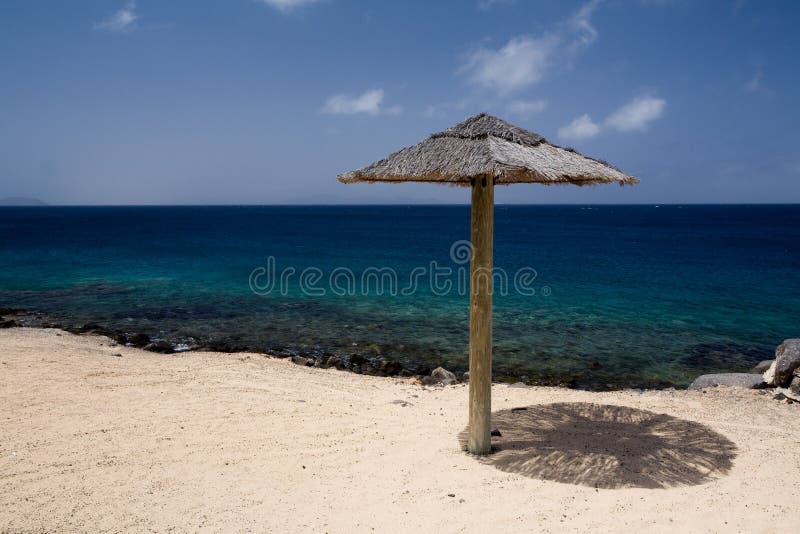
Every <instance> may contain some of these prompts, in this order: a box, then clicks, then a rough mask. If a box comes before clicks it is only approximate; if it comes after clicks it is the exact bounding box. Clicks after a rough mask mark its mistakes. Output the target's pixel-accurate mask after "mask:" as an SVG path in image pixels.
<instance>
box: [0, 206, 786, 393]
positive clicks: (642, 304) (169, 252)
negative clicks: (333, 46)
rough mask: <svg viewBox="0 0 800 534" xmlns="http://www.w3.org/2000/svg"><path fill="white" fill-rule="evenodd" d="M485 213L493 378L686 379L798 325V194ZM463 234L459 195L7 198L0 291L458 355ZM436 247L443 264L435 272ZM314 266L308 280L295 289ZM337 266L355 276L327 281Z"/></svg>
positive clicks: (212, 329)
mask: <svg viewBox="0 0 800 534" xmlns="http://www.w3.org/2000/svg"><path fill="white" fill-rule="evenodd" d="M495 217H496V221H495V225H496V226H495V265H496V266H497V267H499V268H502V269H504V270H505V271H506V272H507V273H508V276H509V286H510V287H509V291H508V294H505V295H501V294H496V295H495V314H494V342H495V353H494V355H495V366H494V371H495V375H496V376H498V377H502V376H513V377H523V378H524V379H525V380H528V381H530V382H536V383H549V384H556V383H558V384H567V385H572V386H576V387H592V388H598V387H599V388H604V387H622V386H666V385H671V384H675V385H679V386H680V385H686V384H687V383H688V382H689V381H691V379H692V378H694V377H695V376H696V375H698V374H700V373H702V372H710V371H720V370H745V369H747V368H749V367H751V366H752V365H753V364H754V363H755V362H757V361H759V360H760V359H764V358H768V357H770V355H771V353H772V351H773V350H774V347H775V346H776V345H777V344H779V343H780V341H782V340H783V339H784V338H787V337H796V336H798V335H800V328H799V327H798V325H800V321H798V319H800V313H799V312H798V310H799V309H800V306H799V305H800V299H799V297H800V206H661V207H656V206H498V207H497V209H496V215H495ZM468 234H469V208H468V207H467V206H413V207H410V206H369V207H346V206H345V207H322V206H300V207H114V208H0V306H7V307H22V308H27V309H35V310H39V311H42V312H45V313H47V314H48V315H50V316H51V317H54V318H55V319H56V320H57V321H59V322H62V323H64V324H68V325H73V326H77V325H80V324H83V323H86V322H97V323H100V324H102V325H103V326H106V327H109V328H113V329H119V330H122V331H126V332H145V333H148V334H149V335H151V336H153V337H156V338H163V339H166V340H168V341H170V342H172V343H184V342H187V343H189V344H192V343H196V342H200V341H206V340H224V341H226V342H229V343H233V344H237V345H242V346H246V347H253V348H260V349H277V348H283V349H292V350H304V351H311V352H313V351H324V350H329V351H332V352H335V353H338V354H341V355H343V356H348V355H350V354H353V353H357V354H360V355H364V356H367V357H376V356H381V357H391V358H398V359H400V360H402V361H404V362H405V363H406V364H407V365H410V366H412V367H413V366H415V365H423V366H435V365H444V366H446V367H448V368H452V369H454V370H464V369H465V368H466V365H467V327H468V307H467V303H468V297H467V295H466V291H464V290H463V289H464V288H463V287H459V280H460V279H459V276H460V274H459V273H461V272H465V271H464V267H465V265H464V264H461V263H458V262H459V261H460V257H458V256H457V257H456V258H455V259H454V258H453V257H451V247H452V246H453V244H454V243H456V242H457V241H459V240H463V239H465V238H467V237H468ZM270 257H272V258H274V265H275V271H276V272H277V273H281V272H282V273H284V274H286V273H287V272H288V271H287V268H293V269H294V273H293V274H292V276H291V277H289V278H288V280H289V281H288V283H287V284H286V285H285V291H284V292H281V291H280V290H279V289H280V288H279V287H276V288H275V289H274V290H273V291H272V292H269V293H268V294H261V295H259V294H256V293H254V292H253V290H252V289H251V284H250V279H251V273H253V270H254V269H257V268H259V267H264V268H266V267H267V266H268V265H269V260H268V258H270ZM431 262H436V264H435V265H436V267H437V268H440V269H447V268H449V269H451V272H450V273H449V274H441V275H440V277H439V279H438V280H437V286H436V287H431V280H430V272H431ZM306 268H313V269H318V271H313V272H316V273H318V274H319V277H320V279H319V281H317V282H314V283H311V284H308V283H306V284H305V289H306V290H305V291H304V290H303V287H301V284H300V280H299V276H300V273H301V272H302V271H303V270H304V269H306ZM370 268H381V269H384V270H383V271H381V272H382V273H386V272H388V271H386V269H391V272H392V273H395V275H396V279H397V281H398V285H399V288H398V291H399V292H400V290H402V289H403V288H406V286H408V285H409V280H410V279H411V278H412V276H411V274H412V273H413V272H414V270H415V269H425V270H426V274H425V275H423V276H418V282H419V286H418V287H417V288H416V290H415V291H413V292H412V294H408V295H404V294H397V295H392V294H387V293H390V291H389V287H388V286H386V287H385V288H384V289H385V291H384V292H383V293H381V292H380V291H379V290H378V288H377V286H376V282H375V278H368V281H369V283H367V284H364V283H362V282H363V280H362V275H363V273H364V272H365V270H367V269H370ZM337 269H338V270H337ZM345 269H347V271H344V270H345ZM521 269H522V270H523V271H522V272H525V273H527V274H528V275H529V276H528V277H529V278H531V275H532V273H533V271H532V270H531V269H533V270H535V273H536V276H535V278H533V279H532V280H527V283H526V284H525V285H524V288H523V289H524V290H525V292H526V293H530V292H533V293H534V294H533V295H530V294H521V293H520V292H519V291H516V290H515V288H514V283H513V276H514V274H515V273H518V272H520V270H521ZM307 272H312V271H307ZM335 272H345V273H352V276H353V278H354V280H355V282H356V288H355V289H356V291H353V292H346V294H344V295H340V294H336V292H334V291H333V290H332V286H331V283H330V282H331V273H335ZM442 273H445V271H442ZM343 276H345V275H343ZM346 276H350V275H349V274H346ZM312 278H313V276H312ZM267 279H268V278H267V277H266V275H265V276H261V277H257V278H256V281H257V282H259V283H260V284H262V285H261V286H260V287H261V288H262V289H263V283H265V281H266V280H267ZM338 280H339V281H340V282H341V281H343V280H345V278H341V277H340V278H339V279H338ZM384 281H386V279H384ZM447 281H449V282H450V284H451V285H452V287H451V289H450V291H444V290H443V287H444V286H446V283H447ZM306 282H308V280H306ZM308 286H310V288H311V289H313V290H315V291H317V292H318V291H319V290H320V289H321V290H323V291H324V294H316V293H314V291H308V289H309V287H308ZM342 286H343V284H340V285H339V286H337V287H342ZM462 286H463V284H462ZM437 288H438V289H437ZM262 293H266V292H265V291H262Z"/></svg>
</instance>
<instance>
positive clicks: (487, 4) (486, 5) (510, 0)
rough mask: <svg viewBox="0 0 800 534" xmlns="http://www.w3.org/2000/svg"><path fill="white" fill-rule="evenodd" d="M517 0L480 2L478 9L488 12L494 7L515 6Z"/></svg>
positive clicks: (480, 0)
mask: <svg viewBox="0 0 800 534" xmlns="http://www.w3.org/2000/svg"><path fill="white" fill-rule="evenodd" d="M516 2H517V0H479V1H478V9H482V10H484V11H488V10H490V9H492V8H493V7H497V6H502V5H506V6H507V5H511V4H515V3H516Z"/></svg>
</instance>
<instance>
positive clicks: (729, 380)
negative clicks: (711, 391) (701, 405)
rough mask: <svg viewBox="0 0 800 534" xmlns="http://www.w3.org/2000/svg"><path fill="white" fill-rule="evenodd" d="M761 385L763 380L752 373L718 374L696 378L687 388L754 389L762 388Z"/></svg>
mask: <svg viewBox="0 0 800 534" xmlns="http://www.w3.org/2000/svg"><path fill="white" fill-rule="evenodd" d="M763 384H764V380H763V378H762V377H761V376H760V375H754V374H752V373H719V374H712V375H701V376H698V377H697V378H696V379H695V380H694V382H692V384H691V385H690V386H689V389H704V388H712V387H716V386H731V387H737V388H746V389H755V388H758V387H761V386H763Z"/></svg>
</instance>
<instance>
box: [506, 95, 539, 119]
mask: <svg viewBox="0 0 800 534" xmlns="http://www.w3.org/2000/svg"><path fill="white" fill-rule="evenodd" d="M545 108H547V102H546V101H545V100H541V99H539V100H512V101H511V102H509V103H508V111H510V112H511V113H513V114H515V115H525V116H527V115H533V114H534V113H541V112H542V111H544V110H545Z"/></svg>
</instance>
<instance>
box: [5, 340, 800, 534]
mask: <svg viewBox="0 0 800 534" xmlns="http://www.w3.org/2000/svg"><path fill="white" fill-rule="evenodd" d="M493 397H494V409H495V410H508V411H507V412H505V413H506V414H512V415H513V414H519V413H527V414H533V415H532V416H531V417H532V418H533V419H536V420H539V419H542V425H543V427H546V429H545V430H546V435H545V433H544V432H545V431H544V430H543V431H542V432H543V433H542V434H540V435H537V437H536V439H535V440H534V442H535V443H533V444H531V443H527V444H524V443H523V445H525V446H530V447H534V448H537V447H538V449H537V452H536V453H535V457H534V456H532V457H530V458H528V459H527V460H526V458H525V457H521V458H517V460H516V461H505V462H500V461H497V459H495V460H490V461H486V460H484V461H478V460H476V459H475V458H473V457H470V456H467V455H466V454H464V453H463V452H462V451H461V449H460V445H459V434H460V433H461V432H462V431H463V430H464V425H465V423H466V420H467V404H466V399H467V390H466V388H465V387H464V386H463V385H459V386H452V387H446V388H423V387H420V386H417V385H414V384H412V383H411V382H410V381H408V380H401V379H389V378H376V377H367V376H361V375H355V374H352V373H347V372H340V371H335V370H322V369H314V368H307V367H300V366H298V365H295V364H293V363H291V362H290V361H287V360H281V359H276V358H269V357H266V356H264V355H259V354H217V353H183V354H176V355H161V354H153V353H148V352H145V351H142V350H138V349H133V348H127V347H122V346H114V345H113V342H111V340H109V339H107V338H104V337H97V336H75V335H72V334H69V333H66V332H63V331H60V330H55V329H47V330H40V329H28V328H11V329H7V330H2V331H0V429H1V430H0V532H5V531H10V532H17V531H40V530H45V531H75V530H84V531H85V530H92V531H94V530H102V531H112V530H113V531H120V530H136V531H144V530H157V531H165V530H171V529H176V530H178V531H183V530H208V531H240V530H254V531H265V530H267V531H280V532H292V531H318V532H372V531H377V532H400V531H404V532H410V531H417V532H478V531H483V532H488V531H492V532H512V531H523V530H524V531H536V532H555V531H565V530H572V531H585V530H587V529H589V530H597V531H628V532H631V531H637V530H640V529H644V528H647V529H650V530H653V531H663V532H667V531H669V532H678V531H686V532H713V531H716V532H720V531H725V532H728V531H730V532H745V531H746V532H775V531H779V530H782V529H783V530H786V531H791V530H794V529H796V527H797V524H798V521H800V504H798V503H800V485H798V481H800V455H798V450H800V406H798V405H797V404H794V405H789V404H786V403H783V402H779V401H776V400H773V399H772V396H771V395H770V394H767V393H765V392H760V391H755V390H733V389H728V388H718V389H714V390H708V391H706V392H696V391H647V392H634V391H623V392H610V393H591V392H582V391H574V390H567V389H557V388H514V387H509V386H505V385H495V386H493ZM586 403H591V404H586ZM515 407H517V408H518V407H529V408H528V410H522V411H520V410H518V411H515V412H511V411H510V409H511V408H515ZM640 410H644V411H646V412H647V413H650V412H652V417H651V418H648V419H647V420H646V421H643V420H641V419H637V417H640V414H641V413H645V412H640ZM593 417H601V418H602V417H609V418H611V419H613V420H609V421H605V422H603V423H602V424H598V423H597V421H594V422H592V419H591V418H593ZM648 417H649V416H648ZM587 421H589V423H588V425H589V428H590V430H591V431H592V432H593V431H594V429H595V428H596V429H597V433H596V439H586V436H588V434H586V430H585V428H586V425H587ZM498 425H501V424H500V423H498ZM582 428H583V430H581V429H582ZM501 431H503V432H505V433H506V436H505V438H504V439H509V438H508V436H514V435H515V434H514V430H513V429H510V428H509V429H506V427H501ZM581 432H583V434H582V433H581ZM681 432H688V434H686V436H688V437H685V438H682V437H681V436H682V434H681ZM543 436H544V437H543ZM510 442H511V440H510V439H509V443H510ZM520 443H522V442H518V443H517V445H519V444H520ZM554 444H556V445H554ZM520 446H521V445H520ZM712 446H713V450H712ZM655 449H657V453H654V452H653V450H655ZM498 458H499V457H498ZM685 463H689V464H691V465H689V466H688V467H684V464H685Z"/></svg>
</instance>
